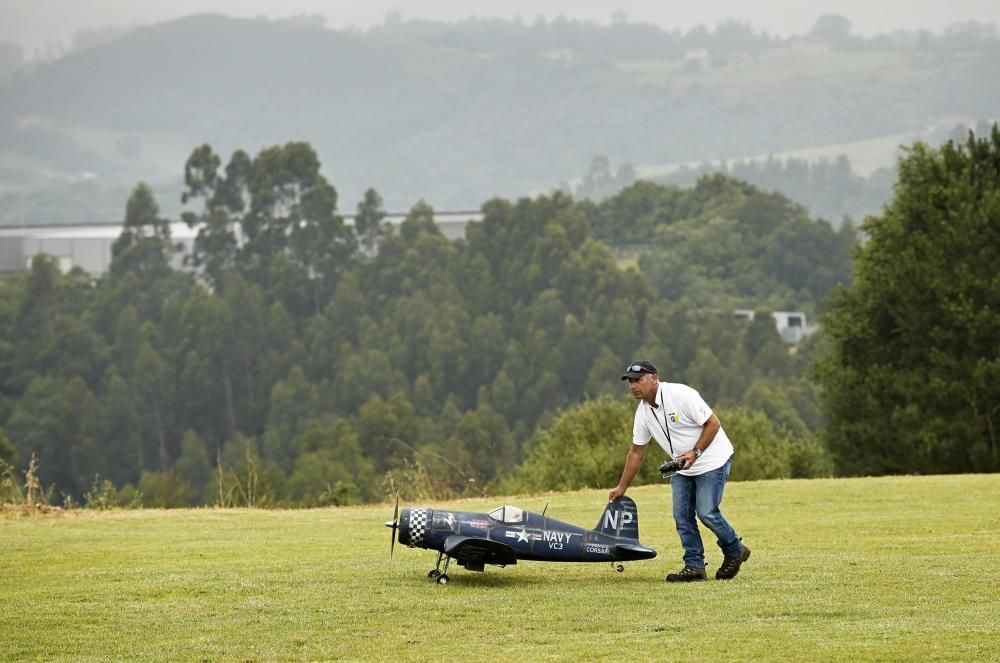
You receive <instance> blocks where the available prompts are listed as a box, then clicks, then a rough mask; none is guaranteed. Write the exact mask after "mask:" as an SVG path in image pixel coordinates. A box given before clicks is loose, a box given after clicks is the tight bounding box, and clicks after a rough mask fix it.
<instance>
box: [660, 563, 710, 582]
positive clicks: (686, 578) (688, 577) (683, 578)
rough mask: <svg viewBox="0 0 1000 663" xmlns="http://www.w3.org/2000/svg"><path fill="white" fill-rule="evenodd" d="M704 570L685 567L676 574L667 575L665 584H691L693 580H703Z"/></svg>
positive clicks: (704, 577) (704, 576)
mask: <svg viewBox="0 0 1000 663" xmlns="http://www.w3.org/2000/svg"><path fill="white" fill-rule="evenodd" d="M707 577H708V576H706V575H705V569H703V568H701V569H696V568H694V567H693V566H685V567H684V568H683V569H681V570H680V571H678V572H677V573H668V574H667V582H692V581H695V580H705V579H706V578H707Z"/></svg>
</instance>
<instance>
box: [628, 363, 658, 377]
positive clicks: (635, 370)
mask: <svg viewBox="0 0 1000 663" xmlns="http://www.w3.org/2000/svg"><path fill="white" fill-rule="evenodd" d="M656 372H657V370H656V366H653V365H652V364H650V363H649V362H648V361H646V360H645V359H639V360H637V361H633V362H632V363H631V364H629V365H628V368H626V369H625V374H624V375H622V380H628V379H629V378H632V379H633V380H634V379H636V378H641V377H642V375H643V373H651V374H652V373H656Z"/></svg>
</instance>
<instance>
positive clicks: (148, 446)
mask: <svg viewBox="0 0 1000 663" xmlns="http://www.w3.org/2000/svg"><path fill="white" fill-rule="evenodd" d="M998 164H1000V129H998V128H997V126H996V125H994V126H993V128H992V130H991V132H990V133H989V134H988V135H984V136H976V135H975V134H973V133H971V132H970V133H969V135H968V137H967V139H966V140H965V141H964V142H955V141H949V142H948V143H946V144H945V145H944V146H942V147H940V148H933V147H930V146H927V145H924V144H921V143H917V144H915V145H913V146H911V147H910V148H909V149H908V154H907V156H906V157H905V158H904V159H902V160H901V161H900V164H899V172H900V176H899V181H898V182H897V184H896V187H895V191H896V194H895V197H894V198H893V200H892V202H891V203H890V204H889V205H888V206H887V207H886V210H885V213H884V214H883V215H881V216H877V217H869V218H868V219H866V220H865V222H864V223H863V224H862V225H861V227H860V228H859V229H858V230H855V228H854V227H853V225H852V224H850V223H845V224H843V225H841V227H840V228H839V229H838V230H834V229H833V228H832V226H830V225H829V224H828V223H826V222H824V221H818V220H814V219H812V218H811V217H810V216H809V215H808V213H807V212H806V211H805V210H804V208H802V207H801V206H799V205H797V204H795V203H792V202H791V201H789V200H788V199H786V198H784V197H783V196H781V195H780V194H776V193H768V192H764V191H761V190H760V189H758V188H756V187H755V186H753V185H751V184H747V183H745V182H741V181H739V180H735V179H733V178H731V177H728V176H725V175H722V174H716V175H712V176H703V177H702V178H700V179H699V180H698V181H697V182H696V183H695V185H694V186H692V187H690V188H683V187H678V186H663V185H659V184H655V183H650V182H642V181H640V182H636V183H635V184H633V185H632V186H630V187H627V188H626V189H624V190H623V191H621V192H620V193H619V194H617V195H615V196H612V197H610V198H607V199H605V200H603V201H602V202H599V203H597V202H593V201H590V200H585V199H584V200H578V201H577V200H574V199H573V198H571V197H569V196H567V195H565V194H563V193H554V194H552V195H541V196H537V197H535V198H522V199H518V200H514V201H511V200H505V199H500V198H494V199H491V200H488V201H486V202H485V203H484V204H483V205H482V213H483V218H482V221H481V222H478V223H474V224H471V225H470V226H469V227H468V229H467V233H466V237H465V238H464V239H462V240H448V239H446V238H445V237H444V236H443V235H442V234H441V233H440V231H439V230H438V228H437V226H436V225H435V223H434V210H433V209H432V208H431V207H430V206H429V205H427V204H426V203H424V202H418V203H417V204H415V205H414V206H413V207H412V208H411V210H410V212H409V214H408V216H407V218H406V220H405V221H404V222H403V223H402V224H401V225H399V226H398V227H395V226H390V225H389V224H387V223H386V222H385V211H384V209H383V204H382V199H381V196H380V195H379V194H378V192H376V191H375V190H369V191H367V192H366V193H365V195H364V197H363V199H362V200H361V201H360V202H358V203H357V205H356V214H355V217H354V223H353V224H348V223H346V222H345V221H344V218H343V217H342V216H341V215H340V213H338V195H337V190H336V188H335V187H334V186H333V185H332V184H331V183H330V182H329V181H328V180H327V179H326V178H325V177H324V176H323V174H322V173H321V164H320V161H319V158H318V156H317V153H316V151H315V150H314V149H313V148H312V146H310V145H309V144H308V143H301V142H298V143H287V144H284V145H280V146H273V147H269V148H265V149H263V150H261V151H260V152H258V153H257V154H256V155H253V156H251V155H250V154H248V153H247V152H245V151H242V150H237V151H235V152H234V153H233V154H232V155H231V157H230V158H229V159H228V161H227V162H226V163H225V165H223V161H222V158H221V157H220V156H219V155H218V154H217V153H216V152H215V151H214V150H213V149H212V148H211V147H210V146H209V145H203V146H201V147H198V148H197V149H195V150H194V151H193V152H192V153H191V155H190V157H189V158H188V159H187V161H186V163H185V165H184V182H185V192H184V203H185V206H186V211H185V212H184V213H183V215H182V219H183V220H184V221H185V222H186V223H188V224H190V225H191V226H192V227H197V228H198V236H197V240H196V242H195V247H194V251H193V253H192V254H191V255H190V256H188V259H187V262H188V264H187V265H186V266H185V268H184V269H173V268H171V266H170V265H171V259H172V257H173V254H174V252H175V251H176V250H177V247H176V246H175V245H174V244H173V243H172V242H171V238H170V224H169V220H168V219H165V218H163V217H162V216H161V214H160V212H159V208H158V204H157V201H156V199H155V197H154V196H153V194H152V192H151V191H150V189H149V187H148V186H146V185H145V184H141V183H140V184H139V185H137V186H136V187H135V189H134V191H133V192H132V194H131V196H130V197H129V199H128V201H127V204H126V206H125V210H124V215H123V225H122V231H121V234H120V236H119V238H118V239H117V240H116V242H115V245H114V247H113V261H112V264H111V268H110V270H109V271H108V272H107V273H105V274H101V275H91V274H87V273H84V272H83V271H81V270H79V269H74V270H72V271H70V272H69V273H66V274H62V273H60V271H59V270H58V268H57V266H56V263H55V262H54V261H53V260H51V259H48V258H46V257H44V256H39V257H37V258H36V259H35V260H34V262H33V263H32V265H31V269H30V271H29V272H28V273H27V274H24V275H21V276H15V277H11V278H6V279H3V280H0V368H2V370H0V460H2V461H3V465H2V466H0V469H2V470H3V472H2V473H3V475H4V479H3V484H2V486H3V488H2V489H0V490H4V491H6V493H5V494H6V496H7V498H10V497H11V495H12V494H13V493H14V492H18V491H20V490H21V489H20V488H19V482H18V481H15V479H17V477H18V475H19V474H24V475H25V476H26V477H29V478H30V480H29V481H27V482H26V483H25V486H26V489H28V488H29V487H30V489H31V490H33V491H36V492H37V494H39V495H41V497H42V499H44V500H45V501H48V502H51V503H61V504H65V505H75V504H80V503H83V504H87V505H105V506H128V505H133V506H138V505H145V506H182V505H202V504H205V505H210V504H211V505H223V506H229V505H244V506H320V505H328V504H347V503H353V502H361V501H370V500H378V499H382V498H384V497H385V496H386V495H387V494H391V493H392V492H394V491H396V490H398V489H399V488H400V487H401V486H405V488H406V490H407V491H408V495H409V496H411V497H416V496H427V497H433V498H439V499H440V498H449V497H455V496H461V495H482V494H495V493H498V492H506V491H511V492H513V491H544V490H556V489H571V488H579V487H582V486H591V487H597V486H602V485H611V484H612V483H613V482H614V481H615V480H616V478H617V473H618V472H619V471H620V466H621V460H622V458H623V457H624V453H625V451H626V449H627V447H628V443H629V429H630V420H631V416H630V412H631V410H632V408H633V407H634V403H633V402H632V401H631V399H630V397H629V396H628V394H627V393H626V391H625V389H624V388H623V387H622V385H621V383H620V381H619V376H620V373H621V369H622V367H623V366H625V365H626V364H627V363H629V362H630V361H631V360H633V359H636V358H645V359H649V360H652V361H654V363H655V364H656V365H657V366H658V367H659V368H660V372H661V375H662V377H663V379H666V380H668V381H676V382H684V383H688V384H690V385H692V386H694V387H695V388H696V389H698V390H699V391H700V392H701V394H702V395H703V397H704V398H705V399H706V400H707V402H708V403H710V404H711V405H712V407H713V408H714V409H715V410H716V412H717V413H718V414H719V417H720V419H721V420H722V421H723V425H724V426H725V427H726V429H727V431H728V432H729V435H730V437H731V438H733V439H734V440H735V441H736V446H737V449H738V453H739V454H740V460H739V463H737V464H736V469H735V470H734V473H733V478H734V479H760V478H783V477H816V476H831V475H859V474H861V475H863V474H884V473H913V472H917V473H939V472H946V473H947V472H970V471H976V472H989V471H996V470H997V469H998V468H1000V453H998V442H997V435H996V429H997V426H996V424H997V417H998V414H1000V392H998V385H1000V350H998V345H997V343H996V339H997V338H1000V316H998V314H997V311H1000V301H998V297H1000V281H998V276H997V271H996V268H995V266H996V264H997V263H998V258H1000V256H998V255H997V252H998V250H1000V237H998V233H1000V226H998V224H997V219H1000V209H998V208H997V205H998V204H1000V196H998V195H997V192H998V191H1000V166H998ZM859 237H862V238H863V241H861V240H859ZM613 245H614V246H618V247H619V248H614V246H613ZM623 245H627V246H630V247H631V249H630V250H629V251H623V250H622V249H621V246H623ZM735 307H741V308H750V309H753V310H756V312H757V315H755V316H754V318H753V320H751V321H748V320H745V319H738V318H736V317H734V315H733V309H734V308H735ZM776 308H780V309H784V310H801V311H805V312H808V313H809V315H814V314H816V313H818V314H819V316H820V319H821V321H822V329H821V330H820V331H819V333H816V334H813V335H812V336H807V337H806V338H805V339H804V340H803V341H801V342H800V343H798V344H796V345H793V346H789V345H788V344H786V343H785V342H784V341H783V340H782V339H781V337H780V336H779V335H778V332H777V330H776V328H775V325H774V322H773V321H772V320H771V318H770V316H769V315H768V312H769V311H771V310H775V309H776ZM649 465H650V467H647V468H645V470H644V474H643V475H641V477H640V478H641V480H643V481H652V480H655V477H654V476H652V475H653V467H655V464H653V463H650V464H649ZM0 497H3V495H0Z"/></svg>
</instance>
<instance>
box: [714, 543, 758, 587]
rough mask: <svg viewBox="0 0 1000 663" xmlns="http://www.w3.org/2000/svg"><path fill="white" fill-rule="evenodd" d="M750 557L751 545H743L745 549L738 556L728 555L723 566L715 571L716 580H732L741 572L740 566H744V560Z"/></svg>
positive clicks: (723, 561)
mask: <svg viewBox="0 0 1000 663" xmlns="http://www.w3.org/2000/svg"><path fill="white" fill-rule="evenodd" d="M748 559H750V547H749V546H743V550H741V551H740V554H739V555H737V556H736V557H727V558H726V559H724V560H722V566H720V567H719V570H718V571H716V572H715V579H716V580H730V579H732V578H735V577H736V574H737V573H739V572H740V567H741V566H743V562H745V561H747V560H748Z"/></svg>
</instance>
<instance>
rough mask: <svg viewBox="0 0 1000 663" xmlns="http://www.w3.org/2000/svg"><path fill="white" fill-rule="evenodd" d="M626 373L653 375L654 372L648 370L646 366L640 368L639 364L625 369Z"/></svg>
mask: <svg viewBox="0 0 1000 663" xmlns="http://www.w3.org/2000/svg"><path fill="white" fill-rule="evenodd" d="M625 372H626V373H652V371H650V370H649V369H648V368H646V367H645V366H640V365H639V364H632V365H631V366H629V367H628V368H627V369H625Z"/></svg>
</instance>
